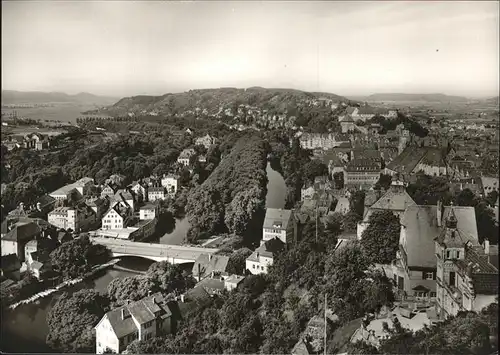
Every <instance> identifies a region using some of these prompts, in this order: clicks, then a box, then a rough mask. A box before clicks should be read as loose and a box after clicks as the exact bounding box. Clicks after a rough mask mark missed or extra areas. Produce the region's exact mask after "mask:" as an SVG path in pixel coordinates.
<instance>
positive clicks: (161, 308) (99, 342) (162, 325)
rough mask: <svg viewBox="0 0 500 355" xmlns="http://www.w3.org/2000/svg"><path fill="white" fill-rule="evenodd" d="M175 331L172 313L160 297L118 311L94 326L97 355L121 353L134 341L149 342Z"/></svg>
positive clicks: (132, 304)
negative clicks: (158, 336) (172, 330)
mask: <svg viewBox="0 0 500 355" xmlns="http://www.w3.org/2000/svg"><path fill="white" fill-rule="evenodd" d="M171 329H172V311H171V310H170V308H169V307H168V305H167V300H166V299H165V298H164V297H163V296H162V295H161V294H160V293H156V294H154V295H152V296H149V297H146V298H143V299H142V300H140V301H137V302H133V303H130V304H127V305H125V306H122V307H120V308H116V309H114V310H112V311H110V312H108V313H106V314H105V315H104V317H102V319H101V320H100V321H99V323H98V324H97V325H96V326H95V332H96V354H103V353H105V352H109V351H111V352H113V353H116V354H119V353H121V352H123V351H124V350H125V349H126V348H127V346H128V345H129V344H130V343H131V342H133V341H134V340H137V339H138V340H149V339H152V338H154V337H156V336H157V335H161V334H168V333H170V332H171Z"/></svg>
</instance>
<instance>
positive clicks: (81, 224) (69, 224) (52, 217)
mask: <svg viewBox="0 0 500 355" xmlns="http://www.w3.org/2000/svg"><path fill="white" fill-rule="evenodd" d="M47 221H48V222H49V223H50V224H52V225H53V226H55V227H57V228H62V229H72V230H73V231H75V232H79V231H80V230H82V229H86V228H88V227H90V225H92V224H93V223H95V221H96V214H95V212H94V210H93V209H92V208H90V207H88V206H85V207H82V208H74V207H57V208H55V209H54V210H53V211H51V212H49V214H48V216H47Z"/></svg>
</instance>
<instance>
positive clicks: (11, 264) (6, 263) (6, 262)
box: [0, 254, 21, 271]
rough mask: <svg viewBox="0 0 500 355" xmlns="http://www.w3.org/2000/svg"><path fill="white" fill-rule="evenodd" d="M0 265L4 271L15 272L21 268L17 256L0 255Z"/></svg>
mask: <svg viewBox="0 0 500 355" xmlns="http://www.w3.org/2000/svg"><path fill="white" fill-rule="evenodd" d="M0 265H1V267H2V270H5V271H16V270H19V269H20V268H21V262H20V261H19V258H18V257H17V254H7V255H2V258H1V264H0Z"/></svg>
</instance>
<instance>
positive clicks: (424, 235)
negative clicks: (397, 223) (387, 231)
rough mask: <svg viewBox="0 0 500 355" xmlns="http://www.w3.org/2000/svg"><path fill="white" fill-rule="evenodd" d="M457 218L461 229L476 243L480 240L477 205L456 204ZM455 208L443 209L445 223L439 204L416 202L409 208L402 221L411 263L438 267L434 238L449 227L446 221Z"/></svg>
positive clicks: (405, 245)
mask: <svg viewBox="0 0 500 355" xmlns="http://www.w3.org/2000/svg"><path fill="white" fill-rule="evenodd" d="M453 210H454V213H455V215H456V218H457V230H459V231H460V233H461V235H462V236H464V237H465V238H466V239H467V240H470V241H471V242H472V243H473V244H476V245H477V244H478V235H477V226H476V214H475V211H474V207H461V206H460V207H458V206H453ZM450 211H451V207H450V206H446V207H444V209H443V212H442V216H441V226H442V227H438V225H437V206H420V205H412V206H408V207H407V208H406V211H405V213H404V215H403V218H402V222H401V224H402V225H403V226H404V228H406V240H405V241H400V243H401V242H402V243H403V248H404V249H405V251H406V254H407V257H408V266H410V267H411V266H416V267H433V268H435V267H436V255H435V241H434V239H435V238H436V237H437V236H438V235H439V234H440V233H441V232H442V230H443V229H444V228H445V221H446V218H447V217H448V215H449V213H450Z"/></svg>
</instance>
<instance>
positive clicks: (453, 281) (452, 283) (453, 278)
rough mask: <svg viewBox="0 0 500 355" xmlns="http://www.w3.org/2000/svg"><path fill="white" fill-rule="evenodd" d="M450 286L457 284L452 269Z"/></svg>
mask: <svg viewBox="0 0 500 355" xmlns="http://www.w3.org/2000/svg"><path fill="white" fill-rule="evenodd" d="M449 284H450V286H456V284H455V272H453V271H450V283H449Z"/></svg>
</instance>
